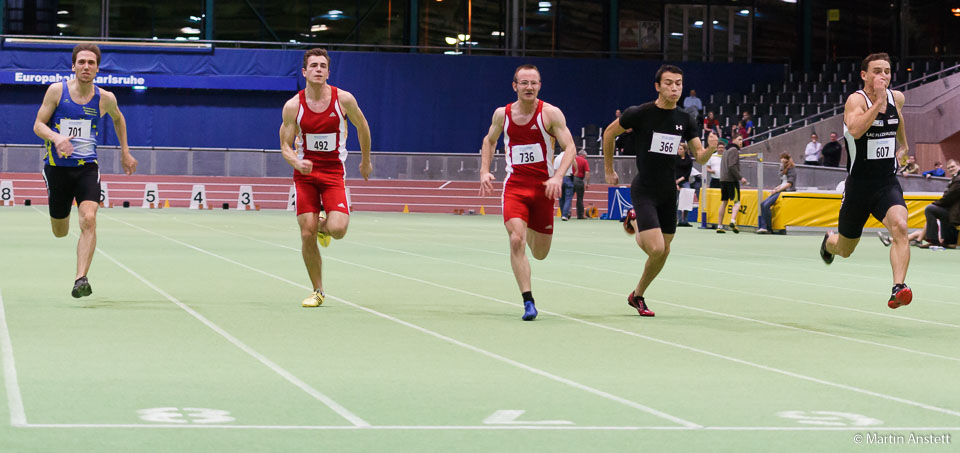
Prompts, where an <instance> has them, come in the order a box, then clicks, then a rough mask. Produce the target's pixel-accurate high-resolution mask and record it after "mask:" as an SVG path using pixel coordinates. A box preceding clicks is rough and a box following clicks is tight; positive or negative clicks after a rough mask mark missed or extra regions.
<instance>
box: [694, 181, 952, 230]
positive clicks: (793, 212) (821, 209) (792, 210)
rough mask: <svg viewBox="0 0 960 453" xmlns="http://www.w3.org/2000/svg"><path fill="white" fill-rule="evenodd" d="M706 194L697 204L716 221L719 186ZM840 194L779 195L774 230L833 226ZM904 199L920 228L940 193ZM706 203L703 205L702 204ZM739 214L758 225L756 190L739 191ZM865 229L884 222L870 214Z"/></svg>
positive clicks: (911, 223) (912, 225)
mask: <svg viewBox="0 0 960 453" xmlns="http://www.w3.org/2000/svg"><path fill="white" fill-rule="evenodd" d="M706 192H707V193H706V196H705V197H703V198H704V199H701V200H700V207H701V209H703V210H704V211H703V212H706V213H707V223H710V224H716V223H717V209H719V206H720V189H707V191H706ZM771 194H772V192H770V191H765V192H764V193H763V197H764V198H766V197H768V196H770V195H771ZM841 198H842V197H841V195H840V194H839V193H822V192H784V193H782V194H780V199H779V200H777V204H775V205H774V206H773V229H774V230H782V229H784V228H785V227H787V226H793V227H821V228H836V227H837V217H838V216H839V214H840V201H841ZM903 198H904V201H906V203H907V212H908V213H909V214H908V215H909V216H908V218H907V227H908V228H923V226H924V224H925V223H926V219H925V218H924V216H923V210H924V208H926V207H927V205H928V204H930V203H932V202H934V201H936V200H939V199H940V195H939V194H916V195H911V194H905V195H904V197H903ZM704 202H706V206H704ZM740 203H741V205H740V214H738V215H737V223H738V224H740V225H747V226H757V215H758V209H759V203H758V202H757V191H756V189H746V190H741V191H740ZM731 212H733V208H732V206H731V204H730V203H727V217H724V219H725V220H726V221H727V222H728V223H729V222H730V217H729V215H730V213H731ZM865 227H866V228H882V227H883V224H882V223H880V222H879V221H877V220H876V219H874V218H873V216H871V217H870V219H869V220H867V224H866V225H865Z"/></svg>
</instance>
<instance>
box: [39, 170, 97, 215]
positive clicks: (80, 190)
mask: <svg viewBox="0 0 960 453" xmlns="http://www.w3.org/2000/svg"><path fill="white" fill-rule="evenodd" d="M43 180H44V181H45V182H46V183H47V196H48V198H49V203H50V217H52V218H54V219H65V218H67V217H70V209H71V208H72V205H73V200H77V205H79V204H80V203H81V202H84V201H92V202H94V203H100V167H99V166H97V164H86V165H80V166H77V167H61V166H51V165H45V166H44V167H43Z"/></svg>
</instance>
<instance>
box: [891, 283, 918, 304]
mask: <svg viewBox="0 0 960 453" xmlns="http://www.w3.org/2000/svg"><path fill="white" fill-rule="evenodd" d="M910 302H913V291H912V290H911V289H910V287H909V286H907V285H905V284H903V283H900V284H897V285H893V291H892V293H891V294H890V300H889V301H888V302H887V306H888V307H890V308H897V307H899V306H901V305H910Z"/></svg>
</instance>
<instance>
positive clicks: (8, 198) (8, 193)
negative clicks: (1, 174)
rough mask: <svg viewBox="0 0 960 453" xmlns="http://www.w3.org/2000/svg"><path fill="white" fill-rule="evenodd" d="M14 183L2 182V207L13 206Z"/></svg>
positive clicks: (0, 202) (0, 188) (0, 187)
mask: <svg viewBox="0 0 960 453" xmlns="http://www.w3.org/2000/svg"><path fill="white" fill-rule="evenodd" d="M13 201H14V199H13V181H0V206H13V205H14V203H13Z"/></svg>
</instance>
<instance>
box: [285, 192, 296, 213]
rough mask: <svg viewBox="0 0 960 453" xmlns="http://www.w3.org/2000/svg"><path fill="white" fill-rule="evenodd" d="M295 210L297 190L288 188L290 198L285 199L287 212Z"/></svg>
mask: <svg viewBox="0 0 960 453" xmlns="http://www.w3.org/2000/svg"><path fill="white" fill-rule="evenodd" d="M296 210H297V188H296V187H291V188H290V196H289V197H287V211H296Z"/></svg>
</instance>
